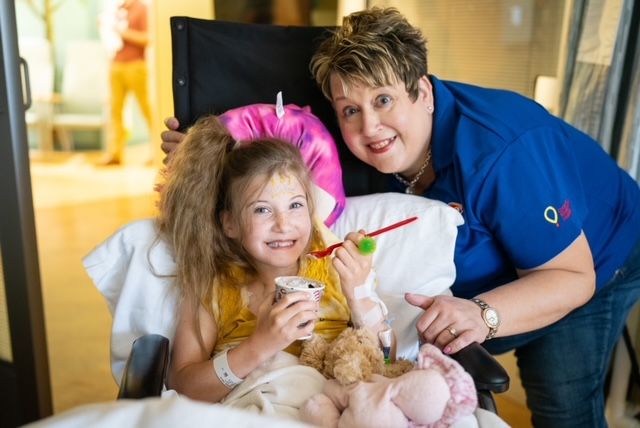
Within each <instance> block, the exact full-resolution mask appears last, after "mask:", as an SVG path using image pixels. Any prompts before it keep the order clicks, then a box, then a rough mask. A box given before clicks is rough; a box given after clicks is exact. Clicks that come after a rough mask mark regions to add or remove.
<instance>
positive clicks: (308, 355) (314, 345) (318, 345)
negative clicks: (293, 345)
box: [299, 334, 329, 373]
mask: <svg viewBox="0 0 640 428" xmlns="http://www.w3.org/2000/svg"><path fill="white" fill-rule="evenodd" d="M328 347H329V342H327V341H326V340H325V338H323V337H322V336H319V335H317V334H314V335H313V336H312V337H311V339H309V340H306V341H304V342H303V343H302V352H301V353H300V359H299V361H300V364H302V365H303V366H309V367H313V368H314V369H316V370H318V371H319V372H320V373H322V372H323V371H324V357H325V355H326V353H327V349H328Z"/></svg>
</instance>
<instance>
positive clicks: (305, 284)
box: [276, 276, 324, 340]
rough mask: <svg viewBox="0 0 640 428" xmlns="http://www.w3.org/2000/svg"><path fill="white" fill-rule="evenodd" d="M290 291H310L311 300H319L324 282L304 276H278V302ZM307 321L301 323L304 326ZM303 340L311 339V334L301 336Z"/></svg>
mask: <svg viewBox="0 0 640 428" xmlns="http://www.w3.org/2000/svg"><path fill="white" fill-rule="evenodd" d="M289 293H308V294H310V295H311V300H313V301H314V302H319V301H320V299H321V298H322V294H323V293H324V284H323V283H321V282H318V281H315V280H313V279H309V278H305V277H303V276H279V277H276V302H277V301H279V300H280V299H282V297H283V296H284V295H286V294H289ZM305 325H306V323H304V324H302V325H300V327H304V326H305ZM300 339H302V340H307V339H311V335H308V336H304V337H301V338H300Z"/></svg>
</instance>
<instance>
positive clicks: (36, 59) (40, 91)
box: [18, 37, 55, 151]
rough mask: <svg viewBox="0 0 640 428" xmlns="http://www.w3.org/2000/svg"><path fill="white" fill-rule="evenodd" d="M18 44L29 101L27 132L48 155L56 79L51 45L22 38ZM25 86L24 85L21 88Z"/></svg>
mask: <svg viewBox="0 0 640 428" xmlns="http://www.w3.org/2000/svg"><path fill="white" fill-rule="evenodd" d="M18 44H19V48H18V49H19V51H20V57H21V58H22V59H24V60H25V61H26V63H27V67H28V72H29V79H28V83H29V88H28V89H29V92H30V93H31V100H32V103H31V107H30V108H29V109H28V110H27V111H26V112H25V121H26V123H27V127H28V130H30V131H35V133H36V135H37V141H38V146H39V147H40V149H41V150H43V151H50V150H53V133H52V132H53V130H52V126H51V116H52V108H53V105H52V103H53V99H54V95H53V82H54V76H55V67H54V64H53V57H52V51H51V44H50V43H49V41H48V40H47V39H44V38H38V37H23V38H21V39H20V40H19V41H18ZM26 84H27V81H24V82H23V85H26Z"/></svg>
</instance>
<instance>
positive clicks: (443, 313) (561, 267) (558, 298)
mask: <svg viewBox="0 0 640 428" xmlns="http://www.w3.org/2000/svg"><path fill="white" fill-rule="evenodd" d="M518 275H519V278H518V279H517V280H515V281H512V282H510V283H508V284H505V285H502V286H500V287H496V288H494V289H493V290H491V291H488V292H486V293H483V294H481V295H479V296H477V297H478V298H480V299H482V300H483V301H485V302H486V303H487V304H488V305H489V306H492V307H494V308H496V310H497V311H498V313H499V314H500V319H501V322H500V327H499V329H498V332H497V334H496V337H500V336H510V335H513V334H518V333H525V332H528V331H532V330H536V329H539V328H542V327H546V326H548V325H550V324H553V323H554V322H556V321H558V320H559V319H561V318H563V317H564V316H565V315H567V314H568V313H569V312H571V311H572V310H574V309H576V308H578V307H580V306H582V305H584V304H585V303H586V302H588V301H589V299H590V298H591V296H593V293H594V290H595V271H594V266H593V257H592V255H591V250H590V248H589V244H588V242H587V239H586V237H585V236H584V234H583V233H582V234H580V236H579V237H578V238H576V240H575V241H574V242H573V243H572V244H571V245H569V246H568V247H567V248H565V250H564V251H562V252H561V253H560V254H558V255H557V256H555V257H554V258H553V259H551V260H550V261H548V262H547V263H545V264H543V265H541V266H538V267H536V268H533V269H528V270H520V271H518ZM407 301H409V303H411V304H414V305H416V306H420V307H421V308H422V309H424V310H425V312H424V313H423V315H422V316H421V318H420V319H419V320H418V323H417V324H416V328H417V330H418V332H419V333H420V335H421V337H423V338H424V339H425V340H426V341H427V342H429V343H435V344H436V345H438V346H439V347H441V348H442V349H444V351H445V353H455V352H457V351H458V350H460V349H462V348H464V347H465V346H467V345H468V344H470V343H471V342H479V343H482V342H484V340H485V338H486V336H487V334H488V332H489V328H488V327H487V326H486V325H485V323H484V321H483V320H482V317H481V309H480V307H479V306H478V305H476V304H475V303H473V302H471V301H470V300H466V299H460V298H456V297H450V296H437V297H426V296H416V295H408V296H407ZM450 327H451V328H453V329H455V331H456V332H457V337H453V335H451V333H450V332H449V331H448V330H447V329H448V328H450Z"/></svg>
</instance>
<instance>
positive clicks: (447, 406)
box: [300, 344, 478, 428]
mask: <svg viewBox="0 0 640 428" xmlns="http://www.w3.org/2000/svg"><path fill="white" fill-rule="evenodd" d="M477 404H478V403H477V395H476V390H475V386H474V383H473V379H472V378H471V376H470V375H469V374H468V373H467V372H466V371H464V369H463V368H462V367H461V366H460V365H459V364H458V363H457V362H456V361H454V360H453V359H451V358H449V357H447V356H446V355H444V354H443V353H442V352H441V351H440V350H439V349H438V348H436V347H435V346H433V345H430V344H424V345H422V347H421V348H420V353H419V355H418V364H417V366H416V368H415V369H414V370H412V371H410V372H407V373H405V374H403V375H402V376H399V377H397V378H393V379H389V378H385V377H383V376H380V375H373V376H372V379H371V381H370V382H357V383H354V384H351V385H347V386H342V385H340V384H339V383H338V382H337V381H336V380H329V381H327V383H326V385H325V388H324V393H322V394H317V395H315V396H313V397H311V398H310V399H309V400H308V401H307V402H306V403H305V404H304V405H303V407H302V408H301V409H300V416H301V418H302V420H303V421H305V422H309V423H312V424H314V425H317V426H321V427H324V428H329V427H331V428H334V427H339V428H346V427H348V428H359V427H362V428H365V427H366V428H376V427H380V428H382V427H384V428H395V427H398V428H406V427H432V428H440V427H447V426H449V425H451V424H452V423H454V422H455V421H456V420H458V419H459V418H461V417H463V416H467V415H470V414H472V413H473V411H474V410H475V409H476V407H477Z"/></svg>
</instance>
